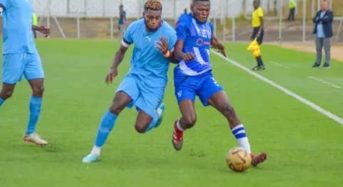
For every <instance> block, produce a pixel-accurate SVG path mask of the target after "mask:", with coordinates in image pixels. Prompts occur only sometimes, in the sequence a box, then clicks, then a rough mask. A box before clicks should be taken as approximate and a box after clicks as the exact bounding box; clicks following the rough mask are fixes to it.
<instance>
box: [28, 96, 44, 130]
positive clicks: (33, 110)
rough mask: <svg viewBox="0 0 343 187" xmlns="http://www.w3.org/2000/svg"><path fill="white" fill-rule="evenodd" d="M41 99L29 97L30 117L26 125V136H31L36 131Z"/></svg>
mask: <svg viewBox="0 0 343 187" xmlns="http://www.w3.org/2000/svg"><path fill="white" fill-rule="evenodd" d="M41 106H42V97H35V96H31V99H30V116H29V122H28V124H27V129H26V134H32V133H33V132H35V130H36V125H37V122H38V119H39V116H40V111H41Z"/></svg>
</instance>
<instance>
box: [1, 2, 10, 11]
mask: <svg viewBox="0 0 343 187" xmlns="http://www.w3.org/2000/svg"><path fill="white" fill-rule="evenodd" d="M8 2H9V1H8V0H0V6H1V7H2V8H3V9H6V8H7V7H8V4H9V3H8Z"/></svg>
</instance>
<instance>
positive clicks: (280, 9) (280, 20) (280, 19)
mask: <svg viewBox="0 0 343 187" xmlns="http://www.w3.org/2000/svg"><path fill="white" fill-rule="evenodd" d="M282 5H283V0H280V4H279V14H280V16H279V43H280V44H281V42H282V14H283V10H282V9H283V8H282Z"/></svg>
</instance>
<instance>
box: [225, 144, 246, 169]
mask: <svg viewBox="0 0 343 187" xmlns="http://www.w3.org/2000/svg"><path fill="white" fill-rule="evenodd" d="M226 163H227V165H228V166H229V168H230V169H231V170H233V171H236V172H243V171H245V170H247V169H248V168H249V167H250V165H251V156H250V154H249V153H248V152H247V151H246V150H245V149H243V148H242V147H235V148H232V149H230V150H229V152H228V154H227V156H226Z"/></svg>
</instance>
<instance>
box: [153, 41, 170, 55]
mask: <svg viewBox="0 0 343 187" xmlns="http://www.w3.org/2000/svg"><path fill="white" fill-rule="evenodd" d="M156 47H157V49H159V50H160V51H161V53H162V54H163V55H165V54H167V53H168V42H167V39H166V38H164V37H161V38H160V41H158V42H157V43H156Z"/></svg>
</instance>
